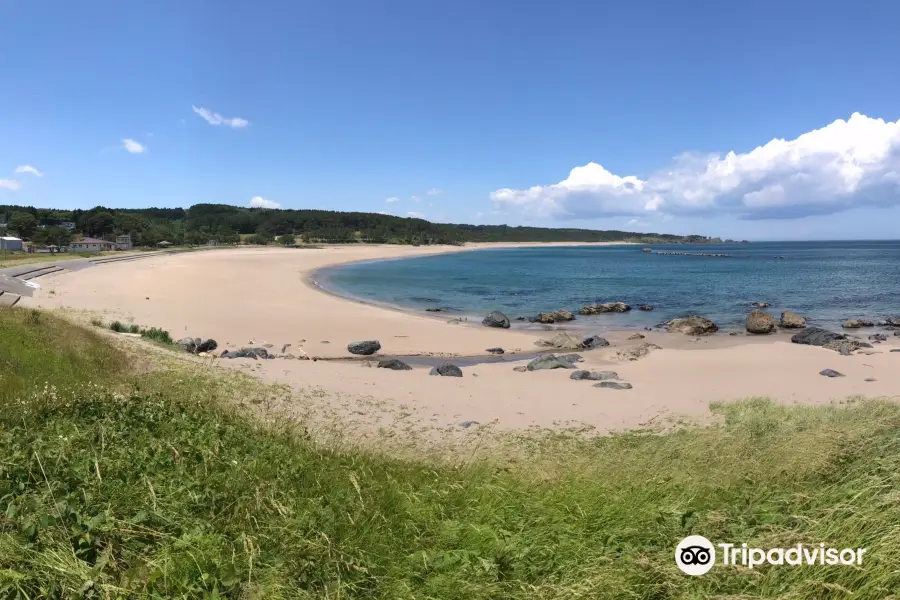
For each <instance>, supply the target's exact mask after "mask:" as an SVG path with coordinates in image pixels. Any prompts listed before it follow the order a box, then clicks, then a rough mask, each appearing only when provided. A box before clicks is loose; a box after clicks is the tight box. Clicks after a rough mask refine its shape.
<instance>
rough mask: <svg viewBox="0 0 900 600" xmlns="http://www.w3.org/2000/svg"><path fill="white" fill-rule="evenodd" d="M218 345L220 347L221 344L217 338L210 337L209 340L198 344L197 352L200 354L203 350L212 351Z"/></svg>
mask: <svg viewBox="0 0 900 600" xmlns="http://www.w3.org/2000/svg"><path fill="white" fill-rule="evenodd" d="M195 341H196V340H195ZM218 347H219V344H218V343H216V340H214V339H212V338H210V339H208V340H203V341H202V342H200V343H199V344H197V349H196V352H197V354H200V353H201V352H212V351H213V350H215V349H216V348H218Z"/></svg>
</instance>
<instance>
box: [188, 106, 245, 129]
mask: <svg viewBox="0 0 900 600" xmlns="http://www.w3.org/2000/svg"><path fill="white" fill-rule="evenodd" d="M191 108H193V109H194V112H195V113H197V114H198V115H200V117H202V118H203V119H204V120H205V121H206V122H207V123H209V124H210V125H224V126H226V127H231V128H232V129H243V128H244V127H246V126H247V125H249V124H250V121H248V120H247V119H242V118H240V117H233V118H230V119H229V118H226V117H223V116H222V115H220V114H219V113H217V112H214V111H211V110H209V109H208V108H202V107H199V108H198V107H196V106H194V105H191Z"/></svg>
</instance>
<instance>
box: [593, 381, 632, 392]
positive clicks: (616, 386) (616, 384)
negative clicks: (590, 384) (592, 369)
mask: <svg viewBox="0 0 900 600" xmlns="http://www.w3.org/2000/svg"><path fill="white" fill-rule="evenodd" d="M594 387H595V388H606V389H609V390H630V389H631V387H632V386H631V384H630V383H625V382H624V381H601V382H600V383H595V384H594Z"/></svg>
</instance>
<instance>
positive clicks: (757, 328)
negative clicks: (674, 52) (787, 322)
mask: <svg viewBox="0 0 900 600" xmlns="http://www.w3.org/2000/svg"><path fill="white" fill-rule="evenodd" d="M746 327H747V331H749V332H750V333H755V334H763V333H772V332H773V331H775V317H773V316H772V315H770V314H769V313H767V312H763V311H761V310H753V311H750V314H749V315H747V324H746Z"/></svg>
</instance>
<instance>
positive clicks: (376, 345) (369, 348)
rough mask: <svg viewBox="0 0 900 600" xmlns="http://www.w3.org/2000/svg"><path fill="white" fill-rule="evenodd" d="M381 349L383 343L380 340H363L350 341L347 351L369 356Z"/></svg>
mask: <svg viewBox="0 0 900 600" xmlns="http://www.w3.org/2000/svg"><path fill="white" fill-rule="evenodd" d="M379 350H381V343H380V342H379V341H378V340H366V341H363V342H350V343H349V344H347V352H349V353H350V354H359V355H362V356H369V355H371V354H375V353H376V352H378V351H379Z"/></svg>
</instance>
